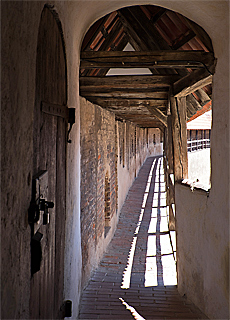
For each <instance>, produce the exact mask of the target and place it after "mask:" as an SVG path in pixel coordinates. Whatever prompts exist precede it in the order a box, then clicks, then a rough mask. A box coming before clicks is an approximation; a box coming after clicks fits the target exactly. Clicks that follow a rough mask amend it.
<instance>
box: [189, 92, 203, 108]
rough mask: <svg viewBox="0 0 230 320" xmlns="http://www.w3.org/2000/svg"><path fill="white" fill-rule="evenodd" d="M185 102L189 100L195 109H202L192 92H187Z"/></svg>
mask: <svg viewBox="0 0 230 320" xmlns="http://www.w3.org/2000/svg"><path fill="white" fill-rule="evenodd" d="M186 102H187V103H188V102H190V103H191V104H192V105H193V107H194V109H195V110H196V111H197V110H201V109H202V106H201V105H200V104H199V102H198V101H197V100H196V98H195V97H194V96H193V95H192V94H189V95H188V96H186Z"/></svg>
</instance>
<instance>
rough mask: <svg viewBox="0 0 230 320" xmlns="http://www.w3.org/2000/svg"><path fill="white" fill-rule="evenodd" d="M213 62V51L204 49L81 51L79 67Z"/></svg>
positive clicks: (124, 66) (173, 65)
mask: <svg viewBox="0 0 230 320" xmlns="http://www.w3.org/2000/svg"><path fill="white" fill-rule="evenodd" d="M213 63H214V55H213V53H209V52H204V51H173V50H172V51H147V52H146V51H145V52H144V51H141V52H140V51H139V52H137V51H121V52H119V51H96V52H95V51H93V52H91V51H83V52H81V65H80V67H81V68H107V67H110V68H112V67H122V68H131V67H135V68H143V66H145V67H152V68H163V67H164V68H175V67H176V68H178V67H183V68H185V67H187V68H204V66H203V64H205V65H207V66H211V65H212V64H213Z"/></svg>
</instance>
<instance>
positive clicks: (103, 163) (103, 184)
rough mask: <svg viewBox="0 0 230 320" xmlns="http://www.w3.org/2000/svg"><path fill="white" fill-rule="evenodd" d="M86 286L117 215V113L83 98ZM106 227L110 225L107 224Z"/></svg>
mask: <svg viewBox="0 0 230 320" xmlns="http://www.w3.org/2000/svg"><path fill="white" fill-rule="evenodd" d="M80 118H81V246H82V266H83V271H82V272H83V278H82V284H83V286H84V285H85V283H86V282H87V280H88V278H89V276H90V273H91V271H92V269H94V268H95V267H96V265H97V263H98V261H99V260H100V258H101V256H102V254H103V251H104V247H105V244H106V242H107V241H106V240H105V237H106V235H107V234H108V231H109V229H110V228H109V227H111V226H112V225H114V217H115V216H116V175H117V173H116V170H115V161H116V156H115V116H114V114H112V113H110V112H108V111H106V110H104V109H102V108H101V107H99V106H96V105H93V104H92V103H90V102H88V101H87V100H85V99H84V98H81V111H80ZM106 227H107V228H106Z"/></svg>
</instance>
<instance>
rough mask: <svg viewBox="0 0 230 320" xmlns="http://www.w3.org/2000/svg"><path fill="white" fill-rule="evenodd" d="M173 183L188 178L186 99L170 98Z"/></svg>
mask: <svg viewBox="0 0 230 320" xmlns="http://www.w3.org/2000/svg"><path fill="white" fill-rule="evenodd" d="M171 113H172V133H173V149H174V175H175V181H178V180H181V179H186V178H187V177H188V155H187V127H186V97H181V98H175V97H171Z"/></svg>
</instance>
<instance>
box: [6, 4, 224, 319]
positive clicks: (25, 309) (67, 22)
mask: <svg viewBox="0 0 230 320" xmlns="http://www.w3.org/2000/svg"><path fill="white" fill-rule="evenodd" d="M49 3H50V4H54V6H55V8H56V11H57V13H58V15H59V18H60V21H61V24H62V27H63V33H64V40H65V45H66V56H67V74H68V77H67V81H68V106H69V107H74V108H76V124H75V125H74V127H73V130H72V132H71V134H70V138H71V139H72V144H70V145H68V146H67V186H66V194H67V203H66V213H67V219H66V226H65V227H66V232H65V233H66V246H65V290H64V297H65V299H71V300H72V301H73V316H72V317H73V318H76V317H77V314H78V301H79V296H80V292H81V261H82V257H81V235H80V176H81V173H80V107H79V106H80V103H79V94H78V92H79V81H78V73H79V69H78V67H79V52H80V47H81V42H82V40H83V37H84V35H85V33H86V32H87V30H88V28H89V27H90V25H91V24H93V23H94V22H95V21H96V20H97V19H98V18H100V17H102V16H103V15H105V14H107V13H109V12H111V11H113V10H115V9H117V8H121V7H124V6H126V5H134V4H141V3H146V1H144V0H143V1H142V0H139V1H137V0H132V1H131V0H122V1H117V0H115V1H114V0H111V1H108V0H106V1H100V2H98V1H88V0H87V1H83V0H82V1H81V0H79V1H49ZM86 3H87V5H86ZM148 4H153V5H161V6H164V7H166V8H168V9H171V10H175V11H178V12H180V13H181V14H184V15H185V16H186V17H188V18H190V19H191V20H193V21H195V22H196V23H198V24H199V25H201V26H202V27H203V28H204V29H205V30H206V32H207V33H208V34H209V36H210V38H211V39H212V42H213V47H214V51H215V56H216V58H217V59H218V61H217V66H216V73H215V75H214V78H213V126H212V149H211V167H212V177H211V179H212V189H211V192H210V195H209V198H208V200H207V205H205V206H203V205H201V206H200V205H199V204H198V205H199V207H200V208H201V209H200V211H199V212H200V214H201V215H203V216H204V217H205V218H206V219H205V223H204V228H203V229H202V232H203V239H206V251H207V254H206V255H204V256H203V258H202V261H203V262H204V263H205V265H206V266H207V268H206V270H205V273H206V275H204V274H203V272H202V270H203V269H202V270H200V271H199V272H200V275H201V277H203V276H204V278H205V285H204V288H203V295H204V296H206V297H208V298H207V299H205V304H203V303H202V305H201V307H202V308H203V311H205V312H206V313H207V315H209V316H210V317H211V318H212V319H214V318H216V319H219V318H220V315H222V318H223V317H225V318H226V317H227V315H226V314H227V312H228V310H227V309H228V299H227V291H226V274H227V271H228V268H227V261H228V259H227V257H228V255H227V252H228V246H229V245H228V239H229V227H228V226H229V223H228V221H229V85H228V84H229V1H227V0H226V1H221V0H215V1H209V0H202V1H199V0H194V1H193V0H192V1H191V0H184V1H183V2H182V1H176V0H175V1H171V0H170V1H169V0H165V1H164V0H155V1H153V0H149V1H148ZM43 6H44V2H43V1H15V2H14V1H2V2H1V21H2V28H1V44H2V46H1V49H2V57H1V60H2V61H1V69H2V70H1V71H2V72H1V76H2V88H1V89H2V106H1V237H2V242H1V246H2V248H1V250H2V251H1V256H2V264H1V276H2V279H1V292H2V296H1V297H2V298H1V304H2V309H1V310H2V314H1V318H2V319H4V318H8V319H19V318H21V319H26V318H29V297H30V247H29V242H30V228H29V226H28V222H27V209H28V207H29V204H30V198H31V176H32V150H33V106H34V98H35V68H36V48H37V34H38V27H39V21H40V16H41V12H42V9H43ZM122 170H123V169H122ZM126 176H128V174H127V175H126ZM189 192H190V190H188V191H186V192H181V193H180V195H181V197H180V198H179V197H177V215H178V217H179V215H181V216H182V215H187V212H188V210H187V208H189V205H191V201H190V196H191V195H190V193H189ZM194 196H195V198H194V200H195V201H194V203H197V202H199V199H198V198H196V194H195V195H194ZM178 199H179V200H178ZM181 199H183V201H181ZM182 205H183V206H182ZM185 208H186V210H185ZM191 208H192V207H191ZM186 223H187V220H186ZM179 231H180V230H178V232H179ZM180 250H182V249H181V248H180V246H178V252H179V251H180ZM191 250H194V254H195V252H196V251H195V249H194V247H191ZM182 252H183V251H182ZM206 259H207V260H206ZM180 263H182V261H181V262H178V265H179V264H180ZM191 267H192V265H191V266H190V271H191ZM188 268H189V266H188ZM181 270H184V274H183V272H182V273H181V276H183V277H184V278H185V279H187V276H186V269H185V268H182V269H181ZM179 289H181V288H180V285H179ZM181 291H183V290H181ZM195 294H196V293H195ZM190 298H191V299H192V300H196V301H198V300H199V298H200V300H201V301H203V300H202V297H201V296H200V295H197V294H196V297H194V296H193V295H190ZM214 302H215V303H214Z"/></svg>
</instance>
